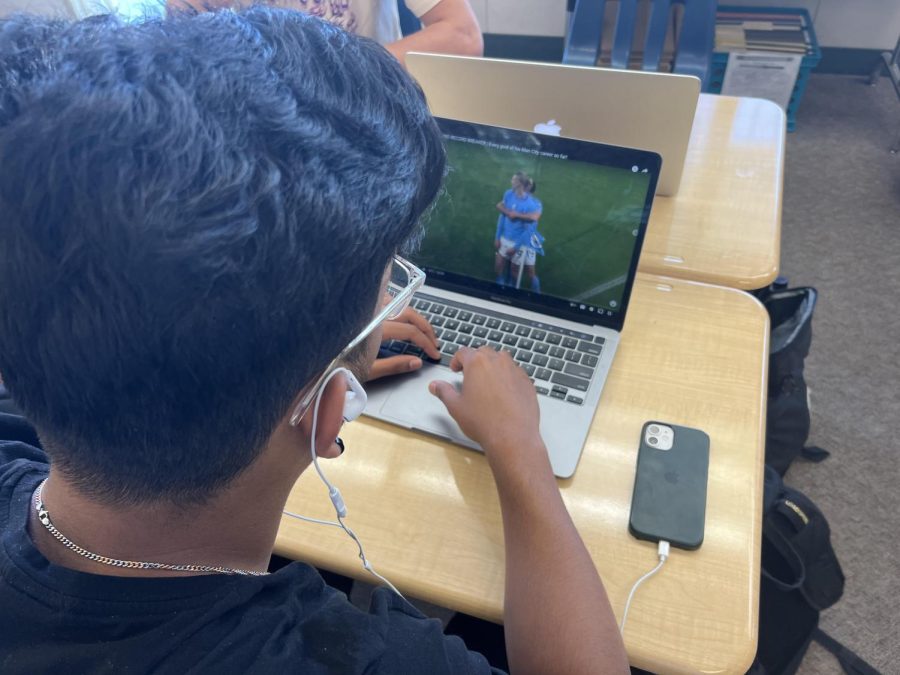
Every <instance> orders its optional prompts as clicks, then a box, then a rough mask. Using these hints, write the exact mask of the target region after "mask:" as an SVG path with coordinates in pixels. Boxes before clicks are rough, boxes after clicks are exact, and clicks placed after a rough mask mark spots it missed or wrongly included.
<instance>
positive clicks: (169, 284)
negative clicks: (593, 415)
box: [0, 7, 627, 675]
mask: <svg viewBox="0 0 900 675" xmlns="http://www.w3.org/2000/svg"><path fill="white" fill-rule="evenodd" d="M444 165H445V157H444V151H443V148H442V145H441V137H440V133H439V131H438V129H437V127H436V125H435V123H434V121H433V119H432V118H431V116H430V115H429V113H428V110H427V108H426V106H425V101H424V97H423V95H422V93H421V91H420V90H419V89H418V87H416V86H415V84H414V83H413V81H412V80H411V79H410V78H409V77H408V76H407V74H406V73H405V71H404V70H403V68H402V67H401V66H400V64H399V63H398V62H397V61H396V59H394V58H393V57H391V56H390V55H389V54H388V53H387V52H386V51H385V50H383V49H382V48H381V47H379V46H378V45H377V44H375V43H374V42H371V41H368V40H362V39H359V38H355V37H353V36H352V35H349V34H347V33H346V32H344V31H342V30H340V29H338V28H336V27H334V26H332V25H330V24H328V23H326V22H323V21H320V20H318V19H315V18H311V17H308V16H306V15H304V14H301V13H297V12H287V11H283V10H276V9H271V8H265V7H256V8H253V9H249V10H246V11H243V12H218V13H213V14H203V15H200V16H197V17H194V18H187V17H173V18H171V19H169V20H160V21H151V22H146V23H142V24H135V25H123V24H121V23H119V22H118V21H117V20H116V19H114V18H110V17H99V18H95V19H91V20H86V21H83V22H80V23H74V24H72V23H66V22H60V21H53V20H49V19H38V18H29V17H24V16H19V17H14V18H11V19H9V20H5V21H0V166H2V171H0V214H2V217H0V374H2V381H3V383H4V384H5V386H6V387H8V389H9V391H10V392H11V394H12V396H13V399H14V401H15V403H16V405H17V406H18V407H19V408H20V409H21V410H22V411H23V413H24V416H25V418H27V420H28V422H26V421H25V418H23V417H20V416H16V415H11V414H5V413H0V607H2V611H0V671H2V672H3V673H4V674H6V673H45V672H51V671H53V670H65V671H66V672H78V673H81V672H110V673H126V672H127V673H150V672H152V673H185V672H204V673H250V672H255V673H281V672H303V673H411V672H414V673H428V674H429V675H437V674H439V673H479V672H488V671H489V670H490V668H489V666H488V664H487V662H486V661H485V659H484V657H482V656H481V655H479V654H476V653H473V652H470V651H468V650H467V649H466V647H465V645H464V644H463V642H462V641H461V640H460V639H459V638H454V637H448V636H445V635H444V634H443V633H442V631H441V626H440V623H439V622H437V621H435V620H428V619H426V618H425V617H423V616H422V615H421V614H420V613H419V612H417V611H416V610H415V609H413V608H411V607H410V606H409V605H408V604H406V603H405V602H404V601H403V600H402V599H401V598H400V597H398V596H397V595H395V594H393V593H392V592H391V591H389V590H388V589H379V590H377V591H376V592H375V594H374V596H373V601H372V606H371V609H370V610H369V611H368V612H364V611H361V610H358V609H356V608H355V607H354V606H353V605H352V604H350V603H349V602H348V600H347V598H346V596H344V595H343V594H341V593H339V592H337V591H335V590H334V589H332V588H330V587H328V586H327V585H326V584H325V583H324V582H323V580H322V578H321V577H320V576H319V574H318V573H317V572H316V570H315V569H314V568H312V567H310V566H309V565H306V564H304V563H301V562H296V563H291V564H289V565H287V566H285V567H283V568H281V569H279V570H278V571H277V572H274V573H271V574H269V573H268V572H267V566H268V563H269V558H270V555H271V553H272V547H273V545H274V541H275V536H276V532H277V530H278V526H279V523H280V521H281V517H282V509H283V508H284V505H285V501H286V499H287V497H288V494H289V493H290V491H291V490H292V488H293V486H294V484H295V483H296V481H297V479H298V477H299V476H300V475H301V473H302V472H303V471H304V470H306V469H308V467H309V465H310V464H311V463H312V461H313V456H314V455H315V456H316V461H318V459H319V458H321V459H322V460H323V461H324V460H325V459H326V458H331V457H336V456H338V455H339V454H340V452H341V444H340V443H339V442H338V438H337V437H338V433H339V431H340V428H341V425H342V423H343V417H344V414H345V404H346V402H347V401H348V400H349V394H348V387H352V386H353V383H354V379H355V378H354V377H353V376H351V375H350V373H351V372H353V373H355V377H356V378H358V379H360V380H364V379H365V377H366V375H367V369H368V368H369V366H370V364H371V362H372V359H373V356H374V353H375V351H377V348H378V344H379V341H380V338H381V320H382V319H384V318H386V317H390V316H394V315H396V314H397V313H398V312H400V311H401V310H402V308H403V306H404V305H405V304H406V303H408V302H409V299H410V297H411V295H412V292H413V291H414V290H415V288H416V286H417V284H419V283H420V282H421V275H420V273H419V271H418V270H417V269H416V268H415V267H414V266H413V265H411V264H410V263H408V262H407V261H405V260H404V259H403V258H401V257H400V256H399V255H398V253H399V252H400V251H402V250H403V249H404V247H405V246H406V245H407V244H408V243H409V242H410V241H411V240H412V241H414V240H415V238H416V235H417V233H418V231H419V221H420V218H421V216H422V214H423V212H425V210H426V209H427V208H428V207H429V206H430V204H431V203H432V201H433V200H434V198H435V196H436V194H437V193H438V190H439V188H440V183H441V180H442V176H443V171H444ZM389 290H391V291H392V292H388V291H389ZM454 367H455V368H457V369H463V370H464V372H465V389H464V390H463V391H458V390H456V389H455V388H453V387H451V386H450V385H449V384H447V383H443V382H436V383H434V385H433V387H434V390H433V391H434V393H435V395H437V396H439V397H440V398H441V400H443V401H444V402H445V403H446V405H447V407H448V409H449V410H450V413H451V414H452V415H453V416H454V417H455V418H456V419H457V420H458V421H459V423H460V425H461V426H462V428H463V429H464V430H465V431H466V433H468V434H469V435H470V436H471V437H472V438H473V439H475V440H476V441H478V442H479V443H481V445H482V446H483V447H484V449H485V451H486V453H487V457H488V461H489V463H490V466H491V468H492V470H493V474H494V477H495V479H496V483H497V488H498V493H499V496H500V503H501V508H502V510H503V515H504V532H505V538H506V551H507V553H506V559H507V576H506V610H505V623H506V635H507V646H508V653H509V659H510V664H511V665H512V668H513V669H514V670H516V671H521V672H542V673H550V672H559V673H586V672H609V671H612V670H617V671H620V672H624V671H625V670H626V669H627V664H626V661H625V657H624V651H623V648H622V643H621V639H620V638H619V635H618V631H617V630H616V626H615V621H614V617H613V614H612V612H611V611H610V608H609V604H608V602H607V599H606V596H605V593H604V590H603V585H602V583H601V582H600V579H599V577H598V576H597V572H596V569H595V567H594V565H593V562H592V561H591V558H590V556H589V554H588V553H587V551H586V549H585V548H584V545H583V544H582V542H581V540H580V538H579V536H578V533H577V531H576V530H575V528H574V526H573V525H572V522H571V520H570V519H569V516H568V514H567V513H566V510H565V507H564V505H563V502H562V500H561V498H560V495H559V490H558V488H557V485H556V482H555V480H554V478H553V475H552V473H551V470H550V464H549V461H548V459H547V452H546V448H545V447H544V445H543V443H542V441H541V439H540V435H539V430H538V421H537V402H536V399H535V393H534V389H533V387H532V385H531V383H530V382H529V381H528V378H527V377H526V376H525V374H524V372H523V371H522V370H521V369H520V368H518V367H517V366H516V365H515V364H514V363H513V362H512V360H511V359H510V358H509V357H508V356H507V355H505V354H502V355H501V354H496V353H495V352H493V351H489V350H488V351H485V352H481V351H478V352H476V351H474V350H468V349H466V350H460V353H459V354H458V355H457V358H456V360H455V361H454ZM498 419H500V420H502V422H501V423H499V424H498V423H497V420H498ZM32 425H33V427H32Z"/></svg>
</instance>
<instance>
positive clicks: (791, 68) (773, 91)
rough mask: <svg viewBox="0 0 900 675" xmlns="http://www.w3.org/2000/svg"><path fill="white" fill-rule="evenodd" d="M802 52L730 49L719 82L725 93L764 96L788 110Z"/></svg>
mask: <svg viewBox="0 0 900 675" xmlns="http://www.w3.org/2000/svg"><path fill="white" fill-rule="evenodd" d="M801 60H803V55H802V54H784V53H781V52H731V53H730V54H729V55H728V66H727V67H726V69H725V80H724V81H723V82H722V93H723V94H727V95H728V96H755V97H756V98H766V99H769V100H770V101H774V102H775V103H777V104H778V105H780V106H781V108H782V110H785V111H786V110H787V106H788V103H789V102H790V100H791V92H793V91H794V85H795V84H796V82H797V73H798V72H799V71H800V61H801Z"/></svg>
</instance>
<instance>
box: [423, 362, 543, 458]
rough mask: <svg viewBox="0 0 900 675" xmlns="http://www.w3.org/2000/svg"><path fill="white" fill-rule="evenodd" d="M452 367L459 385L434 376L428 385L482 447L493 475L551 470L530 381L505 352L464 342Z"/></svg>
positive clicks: (538, 409)
mask: <svg viewBox="0 0 900 675" xmlns="http://www.w3.org/2000/svg"><path fill="white" fill-rule="evenodd" d="M450 369H451V370H453V371H455V372H462V373H463V384H462V387H461V390H457V388H456V387H454V386H453V385H452V384H450V383H448V382H443V381H441V380H436V381H434V382H432V383H431V384H430V385H429V391H430V392H431V393H432V394H433V395H435V396H437V397H438V398H439V399H440V400H441V402H443V404H444V405H445V406H447V411H448V412H449V413H450V416H451V417H453V419H455V420H456V422H457V423H458V424H459V426H460V428H461V429H462V430H463V433H464V434H466V436H468V437H469V438H471V439H472V440H473V441H475V442H477V443H478V444H479V445H481V447H482V448H484V450H485V452H486V454H487V456H488V460H489V461H490V463H491V468H492V469H493V470H494V473H495V475H496V474H497V472H498V471H506V470H508V469H511V468H516V469H517V470H522V469H525V468H526V467H527V468H529V469H531V468H540V469H546V471H547V472H549V470H550V464H549V460H548V458H547V450H546V448H545V446H544V443H543V441H542V440H541V434H540V415H541V414H540V408H539V407H538V402H537V395H536V394H535V391H534V385H532V384H531V381H530V380H529V379H528V375H526V374H525V371H524V370H522V368H520V367H519V366H518V365H516V363H515V361H513V359H512V358H511V357H510V356H509V354H507V353H505V352H496V351H494V350H493V349H491V348H490V347H482V348H480V349H477V350H476V349H471V348H469V347H462V348H460V349H459V350H458V351H457V352H456V353H455V354H454V355H453V360H452V361H451V362H450ZM532 460H533V461H532Z"/></svg>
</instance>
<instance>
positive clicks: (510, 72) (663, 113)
mask: <svg viewBox="0 0 900 675" xmlns="http://www.w3.org/2000/svg"><path fill="white" fill-rule="evenodd" d="M406 65H407V68H408V69H409V72H410V73H411V74H412V75H413V77H415V78H416V79H417V80H418V81H419V84H421V86H422V89H423V90H424V91H425V95H426V96H427V97H428V105H429V107H430V108H431V112H432V113H433V114H435V115H437V116H439V117H448V118H452V119H457V120H466V121H469V122H478V123H480V124H493V125H496V126H503V127H512V128H514V129H522V130H525V131H532V130H534V131H537V132H539V133H551V134H554V135H559V136H566V137H569V138H580V139H584V140H588V141H597V142H600V143H610V144H612V145H624V146H627V147H630V148H643V149H645V150H651V151H653V152H655V153H657V154H659V155H660V156H661V157H662V158H663V168H662V173H661V175H660V177H659V182H658V184H657V193H658V194H660V195H665V196H669V195H674V194H675V193H676V192H678V186H679V184H680V183H681V174H682V170H683V169H684V158H685V154H686V153H687V147H688V142H689V141H690V136H691V127H692V126H693V124H694V113H695V112H696V109H697V99H698V97H699V95H700V80H698V79H697V78H696V77H693V76H689V75H674V74H670V73H648V72H642V71H635V70H614V69H611V68H587V67H583V66H567V65H562V64H558V63H533V62H528V61H507V60H503V59H481V58H474V57H467V56H448V55H445V54H417V53H410V54H407V55H406Z"/></svg>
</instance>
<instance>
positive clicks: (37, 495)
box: [33, 478, 268, 577]
mask: <svg viewBox="0 0 900 675" xmlns="http://www.w3.org/2000/svg"><path fill="white" fill-rule="evenodd" d="M46 482H47V479H46V478H45V479H44V480H43V481H41V484H40V485H38V488H37V490H35V491H34V499H33V503H34V510H35V511H36V512H37V517H38V520H40V521H41V525H43V526H44V527H46V528H47V531H48V532H49V533H50V534H52V535H53V537H54V538H55V539H56V540H57V541H58V542H59V543H61V544H62V545H63V546H65V547H66V548H68V549H69V550H70V551H74V552H75V553H77V554H78V555H80V556H82V557H84V558H87V559H88V560H93V561H94V562H98V563H102V564H104V565H109V566H110V567H127V568H129V569H139V570H168V571H170V572H216V573H218V574H240V575H242V576H250V577H261V576H265V575H267V574H268V572H251V571H250V570H241V569H233V568H231V567H217V566H215V565H170V564H169V563H159V562H137V561H134V560H116V559H115V558H108V557H107V556H105V555H98V554H97V553H91V552H90V551H88V550H87V549H84V548H82V547H81V546H79V545H78V544H76V543H75V542H73V541H72V540H70V539H69V538H68V537H66V535H64V534H63V533H62V532H60V531H59V530H57V529H56V526H54V525H53V522H52V521H51V520H50V512H49V511H47V509H46V508H44V501H43V499H42V497H41V492H42V491H43V489H44V483H46Z"/></svg>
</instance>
